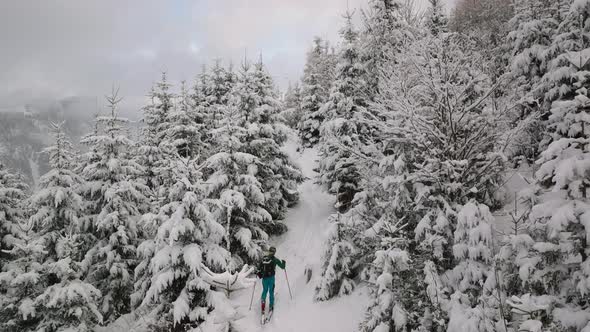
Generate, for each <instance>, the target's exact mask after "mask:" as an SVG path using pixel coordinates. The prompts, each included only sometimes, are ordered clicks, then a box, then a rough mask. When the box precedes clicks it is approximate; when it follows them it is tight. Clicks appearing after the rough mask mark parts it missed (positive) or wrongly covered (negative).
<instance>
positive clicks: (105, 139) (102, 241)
mask: <svg viewBox="0 0 590 332" xmlns="http://www.w3.org/2000/svg"><path fill="white" fill-rule="evenodd" d="M107 101H108V102H109V106H110V108H111V113H110V116H101V117H98V118H97V119H96V121H97V122H98V124H97V125H98V128H99V131H98V132H96V133H95V134H93V135H89V136H87V137H85V138H84V140H83V141H82V143H83V144H85V145H87V146H90V147H92V148H93V149H94V150H95V151H96V154H95V157H96V158H95V159H93V160H90V161H89V162H88V163H87V164H86V165H85V167H84V169H83V170H82V177H83V179H84V181H85V182H84V183H83V185H82V190H81V192H82V193H83V197H84V198H85V199H87V200H88V201H89V204H88V206H87V209H86V210H85V211H84V213H86V214H88V215H90V216H91V222H92V223H91V225H90V227H89V228H88V229H85V231H91V232H92V234H93V235H94V236H95V238H96V240H95V241H94V242H93V243H92V244H91V248H90V249H89V250H88V252H87V253H86V255H85V258H84V261H83V264H84V268H85V270H86V273H87V276H86V281H87V282H90V283H91V284H92V285H94V286H95V287H96V288H98V289H99V290H100V291H101V292H102V300H101V304H100V310H101V312H102V314H103V316H104V318H105V321H106V322H108V321H111V320H113V319H115V318H116V317H118V316H119V315H121V314H123V313H126V312H129V310H130V300H129V295H130V293H131V290H132V287H133V269H134V268H135V265H136V264H137V259H136V245H137V243H136V242H137V221H138V219H139V217H140V216H141V210H140V209H141V207H142V206H145V205H147V203H148V201H147V197H146V195H147V194H148V192H149V188H148V187H147V186H146V185H144V184H142V183H141V182H140V181H138V177H139V176H141V175H142V174H143V169H142V168H141V166H140V165H139V164H137V163H136V162H135V161H133V160H132V159H131V153H130V152H131V151H130V149H131V148H132V147H133V146H134V145H133V142H132V141H131V140H130V139H129V138H128V136H127V131H126V128H125V127H124V126H125V124H126V123H127V120H126V119H123V118H120V117H119V116H118V115H117V103H118V102H119V101H120V99H119V97H118V96H117V93H116V92H114V93H113V94H112V95H111V96H109V97H108V98H107Z"/></svg>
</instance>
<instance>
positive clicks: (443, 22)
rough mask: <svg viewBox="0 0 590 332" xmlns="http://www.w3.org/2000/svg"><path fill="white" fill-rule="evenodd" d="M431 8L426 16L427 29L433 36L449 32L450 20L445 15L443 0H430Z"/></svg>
mask: <svg viewBox="0 0 590 332" xmlns="http://www.w3.org/2000/svg"><path fill="white" fill-rule="evenodd" d="M428 3H429V5H430V7H429V8H428V11H427V16H426V27H427V28H428V30H429V31H430V33H431V34H432V35H433V36H438V35H439V34H440V33H444V32H447V30H448V23H449V22H448V18H447V17H446V15H445V13H444V7H443V3H442V1H441V0H428Z"/></svg>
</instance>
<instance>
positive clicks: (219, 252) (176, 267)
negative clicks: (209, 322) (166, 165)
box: [142, 158, 229, 331]
mask: <svg viewBox="0 0 590 332" xmlns="http://www.w3.org/2000/svg"><path fill="white" fill-rule="evenodd" d="M173 165H174V167H173V168H172V170H173V176H174V181H175V183H174V184H173V185H172V187H171V188H170V190H169V193H168V195H169V197H168V198H167V201H168V203H167V204H165V205H164V206H162V208H161V209H160V211H159V214H158V217H159V219H160V220H161V221H162V223H161V225H160V227H159V229H158V232H157V235H156V238H155V243H154V244H155V247H154V248H153V250H154V252H155V254H154V255H153V258H151V261H150V263H149V267H148V269H147V271H146V273H147V275H148V276H149V280H150V286H149V288H147V291H146V293H145V297H143V300H142V306H147V307H155V308H156V310H155V311H154V310H152V311H150V312H151V314H152V315H157V316H158V319H157V320H156V322H157V323H156V324H155V325H156V326H152V328H153V329H158V330H162V331H163V330H166V331H186V330H188V329H191V328H196V327H198V326H199V324H200V323H201V322H202V321H204V320H205V319H206V317H207V315H208V313H209V312H210V310H211V309H212V308H213V307H214V302H215V300H214V298H213V297H212V296H213V295H212V294H211V293H212V290H211V289H210V286H209V284H207V283H206V282H205V281H204V280H203V279H202V273H203V271H202V267H201V266H202V264H205V265H206V266H208V267H209V268H211V269H214V270H218V271H220V270H224V269H225V268H226V266H227V262H228V260H229V252H228V251H227V250H226V249H225V248H223V247H222V244H223V241H224V236H225V229H224V227H223V226H222V225H221V224H219V222H218V220H216V219H215V218H214V216H213V215H212V214H211V213H210V209H211V208H212V207H213V205H212V204H211V203H212V202H211V201H208V200H207V198H206V197H205V185H204V184H203V183H202V180H201V174H200V172H199V171H198V170H197V163H196V162H195V160H194V159H188V158H177V159H175V160H174V162H173Z"/></svg>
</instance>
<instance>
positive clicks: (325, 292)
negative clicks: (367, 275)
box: [314, 214, 356, 301]
mask: <svg viewBox="0 0 590 332" xmlns="http://www.w3.org/2000/svg"><path fill="white" fill-rule="evenodd" d="M330 218H331V220H330V222H331V225H330V230H329V236H328V239H327V243H326V251H325V252H324V254H323V261H324V264H323V266H322V275H321V278H320V280H319V282H318V284H317V285H316V289H315V297H314V298H315V300H317V301H326V300H329V299H330V298H332V297H334V296H341V295H347V294H350V293H351V292H352V290H353V289H354V287H355V283H354V281H353V280H352V277H353V275H354V273H353V269H354V266H355V262H354V260H353V257H355V256H356V251H355V247H354V245H353V244H352V243H351V242H350V239H351V238H353V235H354V234H351V232H353V231H354V229H353V228H351V227H346V225H343V224H342V222H341V220H340V219H341V216H340V214H334V215H332V216H330Z"/></svg>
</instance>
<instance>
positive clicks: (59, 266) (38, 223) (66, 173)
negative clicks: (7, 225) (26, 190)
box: [30, 125, 102, 331]
mask: <svg viewBox="0 0 590 332" xmlns="http://www.w3.org/2000/svg"><path fill="white" fill-rule="evenodd" d="M53 126H54V127H53V131H54V135H55V144H54V145H53V146H51V147H49V148H47V149H45V151H44V152H45V153H47V154H48V156H49V164H50V166H51V167H52V169H51V170H50V171H49V172H48V173H47V174H45V175H43V176H42V177H41V179H40V184H39V190H38V191H37V192H36V193H35V194H34V195H33V196H32V197H31V199H30V201H31V207H32V209H33V210H34V211H36V212H35V214H33V215H32V216H31V218H30V225H31V226H32V229H33V231H34V234H33V236H34V238H35V242H36V243H38V244H39V245H41V246H42V250H43V255H42V259H41V260H40V261H39V262H40V263H42V264H41V265H40V266H39V270H38V277H37V280H36V286H37V287H40V288H41V289H42V290H43V292H42V293H41V294H39V295H38V296H37V297H36V298H35V299H34V308H35V314H34V315H35V317H36V318H37V319H38V320H39V322H38V325H37V327H36V328H37V329H39V330H44V331H57V330H63V329H68V328H69V329H75V330H76V331H91V330H92V327H93V326H94V325H95V324H97V323H100V322H101V321H102V315H101V314H100V312H99V311H98V307H97V303H98V300H99V299H100V295H101V294H100V291H98V290H97V289H96V288H95V287H93V286H92V285H90V284H88V283H86V282H84V281H81V280H80V277H81V275H82V273H81V268H80V266H79V262H80V260H81V259H82V258H83V256H84V252H81V251H80V248H79V246H78V245H79V244H78V243H76V242H77V241H78V240H79V239H78V238H79V236H78V235H79V234H80V224H79V221H78V216H80V214H81V213H82V208H83V205H82V199H81V197H80V196H79V195H78V194H77V192H76V189H77V187H78V185H79V184H80V183H81V179H80V178H79V177H78V175H76V174H75V173H74V172H73V171H72V166H71V165H72V160H73V152H72V145H71V143H70V142H69V141H68V139H67V137H66V136H65V134H64V132H63V130H62V127H61V125H53Z"/></svg>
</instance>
